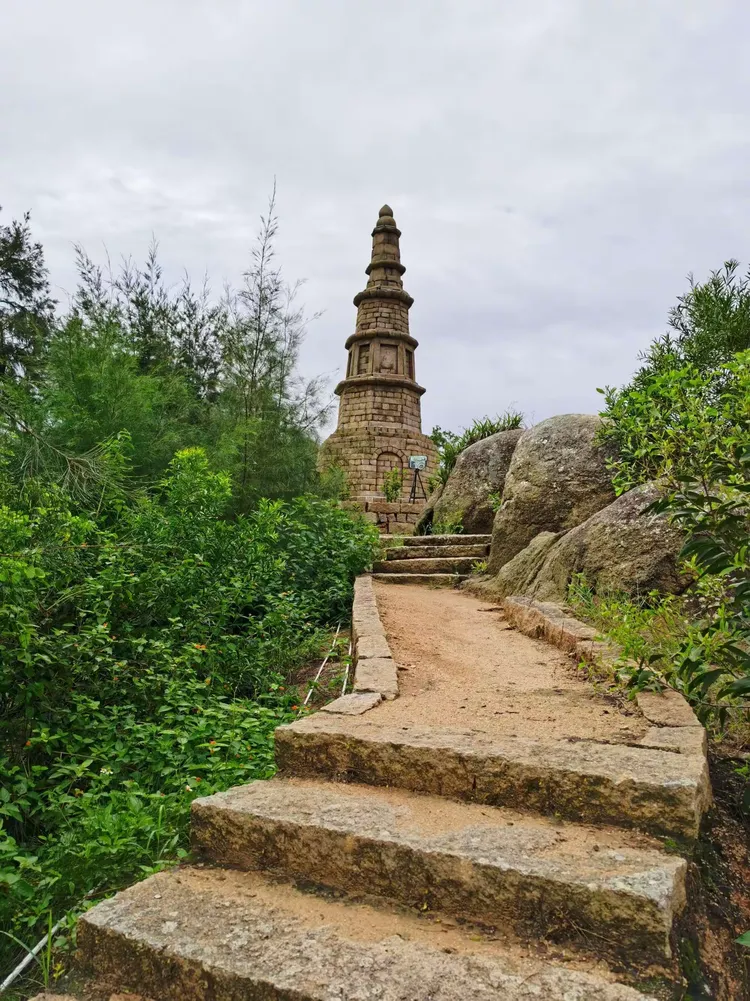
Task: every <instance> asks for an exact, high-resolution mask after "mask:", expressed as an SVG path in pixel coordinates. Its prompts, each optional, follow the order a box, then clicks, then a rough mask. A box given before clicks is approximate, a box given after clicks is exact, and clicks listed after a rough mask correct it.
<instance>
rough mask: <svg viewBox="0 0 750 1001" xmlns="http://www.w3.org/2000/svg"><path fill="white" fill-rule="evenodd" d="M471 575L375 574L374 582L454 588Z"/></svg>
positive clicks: (373, 576)
mask: <svg viewBox="0 0 750 1001" xmlns="http://www.w3.org/2000/svg"><path fill="white" fill-rule="evenodd" d="M468 577H469V574H457V573H374V574H373V575H372V579H373V580H380V581H385V583H386V584H430V585H431V586H432V587H454V586H455V585H456V584H458V583H460V581H462V580H466V579H467V578H468Z"/></svg>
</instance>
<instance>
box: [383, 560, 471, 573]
mask: <svg viewBox="0 0 750 1001" xmlns="http://www.w3.org/2000/svg"><path fill="white" fill-rule="evenodd" d="M475 563H476V560H475V559H473V558H472V557H471V556H458V557H454V558H451V557H432V558H431V559H426V560H425V559H422V560H418V559H412V560H393V559H391V560H378V561H377V562H376V563H374V564H373V567H372V569H373V571H374V572H375V573H463V574H470V573H471V570H472V567H473V566H474V564H475Z"/></svg>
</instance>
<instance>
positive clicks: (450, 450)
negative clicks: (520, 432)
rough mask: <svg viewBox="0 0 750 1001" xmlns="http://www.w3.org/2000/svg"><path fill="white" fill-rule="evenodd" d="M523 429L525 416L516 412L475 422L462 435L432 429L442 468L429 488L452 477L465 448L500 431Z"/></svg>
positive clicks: (508, 411) (431, 481)
mask: <svg viewBox="0 0 750 1001" xmlns="http://www.w3.org/2000/svg"><path fill="white" fill-rule="evenodd" d="M520 427H523V414H521V413H518V412H517V411H515V410H507V411H506V412H505V413H504V414H499V415H498V416H497V417H494V418H492V417H484V418H483V419H482V420H475V421H474V423H473V424H472V425H471V426H470V427H468V428H466V429H465V430H464V431H463V432H462V433H461V434H454V432H453V431H443V429H442V428H439V427H435V428H433V429H432V433H431V434H430V438H432V440H433V442H434V443H435V445H436V447H437V450H438V454H439V456H440V467H439V469H438V472H437V473H436V474H435V476H434V477H430V483H429V484H428V486H429V487H430V490H434V489H435V487H436V486H437V485H438V484H439V483H445V482H446V481H447V479H448V477H449V476H450V474H451V472H452V470H453V467H454V466H455V465H456V459H458V457H459V455H460V454H461V452H463V450H464V449H465V448H468V447H469V445H474V444H475V443H476V442H478V441H482V440H483V439H484V438H489V437H490V435H493V434H497V433H498V432H499V431H513V430H515V429H516V428H520Z"/></svg>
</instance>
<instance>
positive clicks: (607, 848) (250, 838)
mask: <svg viewBox="0 0 750 1001" xmlns="http://www.w3.org/2000/svg"><path fill="white" fill-rule="evenodd" d="M191 830H192V843H193V849H194V850H195V851H197V852H198V853H199V855H200V857H201V858H203V859H205V860H207V861H210V862H213V863H218V864H220V865H224V866H232V867H236V868H239V869H245V870H254V869H262V870H266V869H267V870H272V871H275V872H279V873H282V874H283V875H284V876H285V877H291V878H293V879H301V880H308V881H311V882H313V883H316V884H320V885H323V886H327V887H331V888H334V889H337V890H343V891H346V892H357V891H359V892H362V891H363V890H366V891H367V892H368V893H374V894H377V895H379V896H382V897H386V898H389V899H392V900H397V901H399V902H401V903H403V904H405V905H407V906H413V907H425V906H426V907H429V908H430V909H431V910H438V911H441V912H444V913H447V914H450V915H452V916H455V917H459V918H463V919H465V920H469V921H473V922H479V923H481V924H485V925H489V926H491V927H498V928H500V929H505V930H511V931H512V932H513V933H514V934H515V935H519V936H522V937H524V938H532V939H543V940H549V941H557V942H562V943H564V944H567V945H574V946H577V947H581V948H583V949H584V950H585V951H587V952H590V951H592V949H591V941H592V936H595V942H596V947H595V948H596V954H597V955H602V954H605V955H608V956H609V958H610V959H612V960H613V961H615V962H617V961H619V962H620V963H621V964H624V965H628V963H629V964H630V965H631V967H632V966H633V965H634V964H636V963H637V964H642V965H643V966H644V967H645V966H649V965H651V964H655V965H659V964H665V963H666V962H667V961H668V960H669V959H670V957H671V950H670V944H669V936H670V933H671V930H672V924H673V921H674V919H675V918H676V916H677V915H678V914H679V913H680V911H681V910H682V908H683V906H684V903H685V899H686V898H685V871H686V868H687V864H686V862H685V860H684V859H682V858H678V857H677V856H674V855H667V854H665V853H664V852H661V851H659V850H658V848H657V847H655V843H653V842H651V840H650V839H646V838H644V837H643V836H640V837H637V836H633V835H631V836H630V839H628V837H627V836H626V835H625V834H624V833H623V832H621V831H616V830H613V829H609V830H601V829H599V830H597V829H596V828H592V827H583V826H580V825H576V824H561V823H559V822H554V821H550V820H547V819H545V818H542V817H529V816H525V815H524V814H520V813H517V812H515V811H510V810H503V809H496V810H490V809H487V808H485V807H483V806H480V805H479V804H474V803H455V802H452V801H450V800H446V799H443V798H440V797H437V796H425V795H419V794H416V793H412V792H407V791H405V790H403V789H384V788H378V789H375V788H372V787H367V786H359V785H344V784H341V783H338V784H337V783H331V782H320V781H314V780H310V779H308V780H305V779H282V778H275V779H272V780H270V781H258V782H252V783H250V784H249V785H246V786H239V787H236V788H234V789H230V790H228V791H227V792H223V793H217V794H215V795H213V796H208V797H206V798H201V799H197V800H194V801H193V805H192V813H191ZM640 842H643V843H640ZM636 957H637V958H636Z"/></svg>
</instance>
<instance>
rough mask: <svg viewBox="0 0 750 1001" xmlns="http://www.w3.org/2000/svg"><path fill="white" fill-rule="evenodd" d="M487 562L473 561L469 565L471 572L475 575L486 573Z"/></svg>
mask: <svg viewBox="0 0 750 1001" xmlns="http://www.w3.org/2000/svg"><path fill="white" fill-rule="evenodd" d="M487 566H488V564H487V560H475V561H474V563H472V565H471V572H472V573H475V574H480V573H487Z"/></svg>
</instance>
